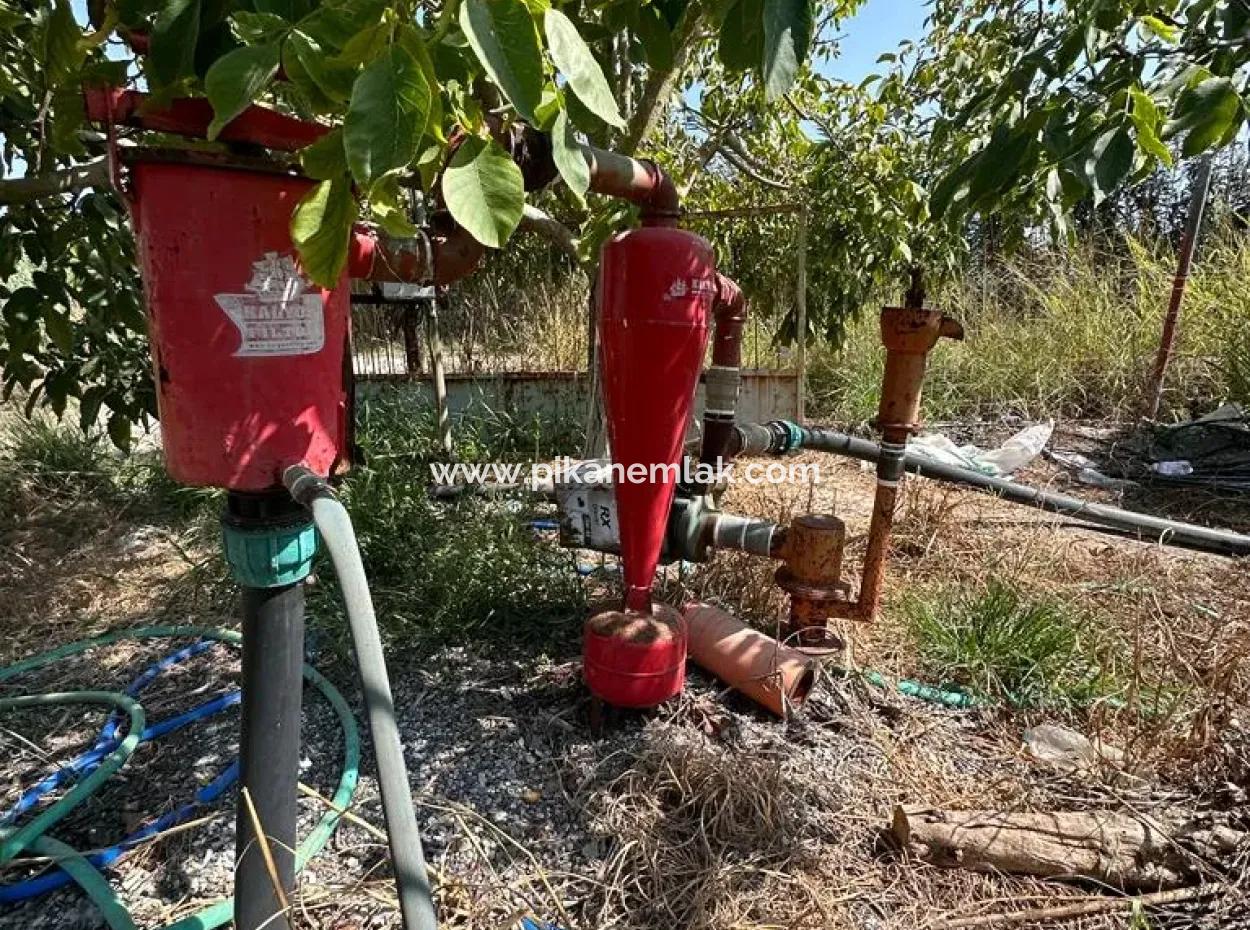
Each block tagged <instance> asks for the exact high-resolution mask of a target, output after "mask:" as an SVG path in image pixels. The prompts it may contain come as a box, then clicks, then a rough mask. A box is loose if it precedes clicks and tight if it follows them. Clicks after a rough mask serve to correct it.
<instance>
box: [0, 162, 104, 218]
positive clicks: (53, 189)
mask: <svg viewBox="0 0 1250 930" xmlns="http://www.w3.org/2000/svg"><path fill="white" fill-rule="evenodd" d="M108 184H109V166H108V158H106V157H103V156H102V157H100V158H96V159H94V160H92V161H88V162H84V163H83V164H81V165H74V166H73V167H72V168H66V169H64V170H62V171H51V172H48V173H47V174H35V175H31V176H29V177H25V178H4V179H0V206H6V207H8V206H13V205H15V204H21V203H30V202H31V201H34V200H41V199H43V198H44V197H53V196H55V195H57V194H76V193H77V192H78V191H81V190H86V189H87V188H88V187H107V186H108Z"/></svg>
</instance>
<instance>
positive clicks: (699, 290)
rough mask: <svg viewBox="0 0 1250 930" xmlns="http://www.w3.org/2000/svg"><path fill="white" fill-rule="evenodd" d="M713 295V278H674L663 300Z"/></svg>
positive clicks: (714, 294)
mask: <svg viewBox="0 0 1250 930" xmlns="http://www.w3.org/2000/svg"><path fill="white" fill-rule="evenodd" d="M691 295H694V296H695V297H705V296H706V297H715V296H716V279H715V278H689V279H686V278H674V279H673V282H672V283H671V284H670V285H669V286H668V290H667V291H665V293H664V299H665V300H680V299H681V298H683V297H689V296H691Z"/></svg>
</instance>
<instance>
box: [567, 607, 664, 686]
mask: <svg viewBox="0 0 1250 930" xmlns="http://www.w3.org/2000/svg"><path fill="white" fill-rule="evenodd" d="M688 641H689V634H688V632H687V626H686V621H685V618H683V617H682V616H681V614H679V613H678V612H677V611H676V610H674V609H673V608H671V607H666V606H664V605H662V604H661V605H658V606H657V607H656V608H655V611H654V613H653V614H627V613H618V612H611V613H604V614H598V615H597V616H594V617H591V618H590V620H588V621H586V626H585V629H584V630H583V639H582V675H583V677H584V678H585V679H586V686H587V687H588V688H589V689H590V693H591V694H593V695H594V696H595V697H597V698H600V699H601V700H603V701H606V702H607V703H608V704H611V705H612V706H613V707H632V708H644V707H656V706H657V705H659V704H663V703H664V702H665V701H667V700H668V699H669V698H671V697H674V696H676V695H678V694H680V693H681V689H682V687H683V686H684V685H685V683H686V650H687V645H688Z"/></svg>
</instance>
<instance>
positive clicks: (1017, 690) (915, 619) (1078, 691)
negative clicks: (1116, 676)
mask: <svg viewBox="0 0 1250 930" xmlns="http://www.w3.org/2000/svg"><path fill="white" fill-rule="evenodd" d="M903 611H904V613H905V615H906V616H907V618H908V621H909V623H910V628H911V632H912V635H913V637H914V639H915V645H916V651H917V655H918V658H919V661H920V664H921V667H922V668H924V669H925V670H926V672H928V674H929V675H931V676H933V677H934V678H935V679H936V680H938V681H940V683H941V684H943V685H947V686H955V687H958V688H960V689H962V690H965V691H968V692H970V693H972V694H975V695H977V696H979V697H983V698H987V699H990V700H993V701H997V702H1003V703H1006V704H1009V705H1012V706H1016V707H1040V706H1080V705H1085V704H1088V703H1089V702H1090V701H1092V700H1094V699H1096V698H1099V697H1105V696H1107V695H1108V693H1109V691H1110V690H1111V688H1112V686H1113V684H1114V683H1113V681H1112V680H1111V678H1110V676H1109V674H1108V673H1107V671H1106V670H1105V669H1104V667H1103V665H1102V664H1101V660H1100V653H1101V652H1102V651H1103V650H1104V649H1105V648H1106V644H1105V643H1103V642H1100V640H1099V637H1098V636H1097V634H1096V633H1095V626H1094V623H1093V620H1092V619H1091V618H1090V617H1089V616H1087V615H1085V614H1083V613H1081V612H1079V611H1077V610H1074V609H1072V608H1070V607H1068V606H1066V605H1064V604H1063V603H1061V602H1059V601H1056V600H1051V599H1046V598H1037V599H1033V598H1029V597H1027V596H1026V595H1025V594H1023V593H1022V592H1021V591H1019V590H1018V589H1016V588H1014V587H1012V586H1011V585H1009V584H1007V583H1006V582H1004V581H1002V580H1000V579H990V580H989V582H988V583H987V584H986V586H985V588H984V590H980V591H977V590H973V589H970V588H949V587H948V588H938V589H936V590H931V591H927V592H924V593H919V594H914V595H911V596H909V597H907V598H905V599H904V601H903Z"/></svg>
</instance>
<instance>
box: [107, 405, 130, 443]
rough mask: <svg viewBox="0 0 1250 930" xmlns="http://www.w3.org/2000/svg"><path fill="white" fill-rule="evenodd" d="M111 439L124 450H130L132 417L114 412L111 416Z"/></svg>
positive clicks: (109, 426)
mask: <svg viewBox="0 0 1250 930" xmlns="http://www.w3.org/2000/svg"><path fill="white" fill-rule="evenodd" d="M108 431H109V439H111V440H112V441H113V445H115V446H117V448H118V449H120V450H121V451H122V452H129V451H130V418H129V417H125V416H122V415H121V414H120V413H114V414H112V415H111V416H110V417H109V425H108Z"/></svg>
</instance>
